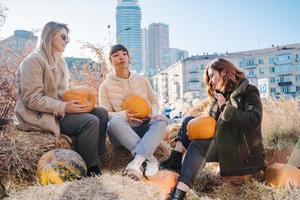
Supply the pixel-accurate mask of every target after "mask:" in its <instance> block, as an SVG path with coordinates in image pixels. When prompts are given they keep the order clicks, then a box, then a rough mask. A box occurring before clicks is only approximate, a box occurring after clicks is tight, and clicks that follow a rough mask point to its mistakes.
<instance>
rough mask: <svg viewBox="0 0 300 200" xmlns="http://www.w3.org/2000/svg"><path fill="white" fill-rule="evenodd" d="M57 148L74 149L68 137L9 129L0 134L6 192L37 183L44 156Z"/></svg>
mask: <svg viewBox="0 0 300 200" xmlns="http://www.w3.org/2000/svg"><path fill="white" fill-rule="evenodd" d="M56 148H70V145H69V143H68V141H67V140H66V139H65V138H59V139H57V138H55V137H54V136H53V135H51V134H43V133H40V132H24V131H19V130H17V129H16V128H14V127H12V126H9V127H6V128H5V129H4V130H3V131H1V132H0V177H1V183H2V184H3V185H4V186H5V188H6V191H8V192H9V191H15V190H18V189H20V188H23V187H27V186H28V185H32V184H34V183H35V182H36V175H35V174H36V173H35V172H36V164H37V162H38V160H39V159H40V157H41V156H42V155H43V154H44V153H46V152H48V151H50V150H52V149H56Z"/></svg>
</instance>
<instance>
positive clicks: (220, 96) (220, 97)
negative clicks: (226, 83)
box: [214, 93, 226, 108]
mask: <svg viewBox="0 0 300 200" xmlns="http://www.w3.org/2000/svg"><path fill="white" fill-rule="evenodd" d="M214 96H215V97H216V99H217V101H218V105H219V108H222V106H223V105H225V104H226V99H225V97H224V96H223V94H221V93H216V94H215V95H214Z"/></svg>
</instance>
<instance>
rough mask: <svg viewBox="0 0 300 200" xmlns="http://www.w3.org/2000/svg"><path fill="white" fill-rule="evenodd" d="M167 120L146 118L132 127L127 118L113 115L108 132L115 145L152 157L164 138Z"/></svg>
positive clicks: (133, 152) (148, 157) (147, 157)
mask: <svg viewBox="0 0 300 200" xmlns="http://www.w3.org/2000/svg"><path fill="white" fill-rule="evenodd" d="M166 126H167V121H164V120H146V121H144V122H143V123H142V124H141V125H139V126H137V127H130V125H129V123H128V122H127V120H126V119H124V118H123V117H121V116H113V117H112V118H111V119H110V121H109V122H108V127H107V132H108V137H109V139H110V142H111V143H112V145H114V146H124V147H125V148H126V149H128V150H129V151H130V152H131V153H132V154H133V155H135V154H139V155H141V156H143V157H144V158H146V159H150V158H151V157H152V155H153V153H154V151H155V149H156V148H157V147H158V145H159V144H160V141H161V140H162V138H163V135H164V132H165V129H166Z"/></svg>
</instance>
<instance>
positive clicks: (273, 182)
mask: <svg viewBox="0 0 300 200" xmlns="http://www.w3.org/2000/svg"><path fill="white" fill-rule="evenodd" d="M265 180H266V185H268V186H272V187H275V188H280V187H285V188H290V187H291V186H292V185H295V186H300V169H298V168H297V167H294V166H292V165H289V164H283V163H274V164H272V165H270V166H269V167H268V168H267V169H266V171H265Z"/></svg>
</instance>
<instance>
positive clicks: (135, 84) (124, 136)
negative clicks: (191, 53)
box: [99, 44, 167, 180]
mask: <svg viewBox="0 0 300 200" xmlns="http://www.w3.org/2000/svg"><path fill="white" fill-rule="evenodd" d="M109 60H110V62H111V64H112V65H113V67H114V71H115V74H112V75H111V76H110V77H109V78H108V79H107V80H106V81H104V83H103V84H102V85H101V87H100V92H99V95H100V97H99V98H100V104H101V106H103V107H104V108H105V109H106V110H107V111H108V115H109V118H110V120H109V123H108V130H107V131H108V136H109V139H110V141H111V143H112V144H113V145H115V146H124V147H125V148H127V149H128V150H129V151H130V152H131V153H132V154H133V155H134V159H133V160H132V161H131V162H130V163H129V164H128V165H127V167H126V168H125V170H124V171H123V175H127V176H129V177H131V178H133V179H136V180H140V179H141V178H142V176H143V169H142V164H143V162H145V161H146V164H147V165H146V169H145V176H146V177H151V176H154V175H155V174H156V173H157V172H158V161H157V160H156V158H155V157H154V156H153V153H154V151H155V149H156V148H157V146H158V145H159V144H160V141H161V139H162V137H163V134H164V131H165V128H166V126H167V120H166V118H165V117H164V116H163V115H160V114H158V108H159V106H158V105H159V104H158V100H157V98H156V96H155V95H154V92H153V89H152V88H151V85H150V83H149V81H148V80H147V79H146V78H144V77H142V76H140V75H137V74H134V73H132V72H131V71H130V70H129V63H130V61H129V60H130V59H129V54H128V51H127V49H126V47H124V46H123V45H120V44H117V45H114V46H113V47H112V48H111V52H110V55H109ZM130 95H139V96H142V97H144V98H145V99H146V100H148V101H149V102H150V103H151V105H152V114H151V115H150V116H149V117H148V118H146V119H138V118H137V117H136V116H137V113H132V112H130V110H122V109H121V105H122V102H123V101H124V100H125V99H126V98H127V97H128V96H130Z"/></svg>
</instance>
